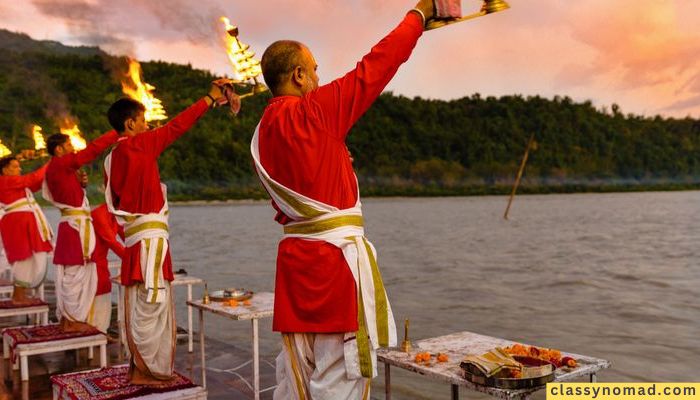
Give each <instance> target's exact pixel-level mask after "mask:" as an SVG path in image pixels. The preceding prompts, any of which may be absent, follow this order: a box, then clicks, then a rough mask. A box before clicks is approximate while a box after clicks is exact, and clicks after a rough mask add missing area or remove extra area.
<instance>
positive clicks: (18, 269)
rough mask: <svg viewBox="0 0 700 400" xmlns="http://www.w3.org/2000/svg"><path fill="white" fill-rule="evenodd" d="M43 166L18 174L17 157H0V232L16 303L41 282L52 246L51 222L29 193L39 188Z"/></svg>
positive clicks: (23, 302) (28, 299)
mask: <svg viewBox="0 0 700 400" xmlns="http://www.w3.org/2000/svg"><path fill="white" fill-rule="evenodd" d="M46 167H47V165H44V166H43V167H41V168H39V169H37V170H36V171H34V172H32V173H29V174H26V175H21V173H22V168H21V166H20V162H19V160H18V159H17V158H15V157H14V156H7V157H4V158H2V159H0V171H2V175H0V218H1V219H0V236H2V242H3V246H4V247H5V254H6V255H7V261H8V262H9V263H10V265H11V266H12V274H13V277H14V278H13V279H14V290H13V292H12V299H13V301H15V303H19V304H27V303H31V301H32V299H31V298H29V297H28V293H27V292H28V290H30V289H35V288H37V287H39V286H40V285H41V284H42V283H43V282H44V278H45V277H46V264H47V260H48V255H49V253H51V251H52V250H53V246H52V245H51V239H52V236H53V232H52V231H51V226H49V223H48V222H47V221H46V217H45V216H44V213H43V212H42V211H41V207H39V205H38V204H37V203H36V201H35V200H34V193H33V192H36V191H38V190H39V189H41V183H42V182H43V180H44V174H45V173H46Z"/></svg>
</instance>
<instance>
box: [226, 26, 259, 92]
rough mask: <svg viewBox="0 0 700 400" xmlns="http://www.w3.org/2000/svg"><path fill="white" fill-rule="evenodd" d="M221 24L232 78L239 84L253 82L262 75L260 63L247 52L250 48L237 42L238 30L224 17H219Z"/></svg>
mask: <svg viewBox="0 0 700 400" xmlns="http://www.w3.org/2000/svg"><path fill="white" fill-rule="evenodd" d="M221 22H223V23H224V27H225V30H226V33H225V34H224V36H225V37H224V41H225V44H226V55H227V56H228V59H229V61H231V65H232V66H233V71H234V78H235V79H236V80H237V81H239V82H245V81H247V80H250V79H253V80H255V79H256V78H257V77H258V76H259V75H260V74H261V73H262V69H261V68H260V61H258V60H256V59H255V58H253V57H254V56H255V53H253V52H252V51H250V50H248V49H250V46H248V45H247V44H245V43H241V41H240V40H238V28H236V27H235V26H233V25H231V21H229V19H228V18H226V17H221ZM256 83H257V82H256Z"/></svg>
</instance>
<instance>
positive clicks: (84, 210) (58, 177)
mask: <svg viewBox="0 0 700 400" xmlns="http://www.w3.org/2000/svg"><path fill="white" fill-rule="evenodd" d="M118 138H119V135H118V134H117V132H116V131H110V132H107V133H105V134H104V135H102V136H100V137H98V138H97V139H95V140H93V141H91V142H90V143H88V145H87V146H86V147H85V148H84V149H82V150H80V151H75V149H74V148H73V144H72V142H71V140H70V137H69V136H68V135H64V134H61V133H57V134H54V135H51V136H49V138H48V139H47V140H46V149H47V151H48V153H49V154H50V155H51V161H49V166H48V168H47V169H46V177H45V178H44V185H43V186H44V187H43V191H42V194H43V196H44V198H45V199H46V200H48V201H50V202H51V203H52V204H53V205H54V206H56V208H58V209H59V210H60V212H61V220H60V222H59V224H58V233H57V236H56V248H55V250H54V256H53V264H54V265H55V266H56V314H57V317H58V319H59V321H60V323H61V326H62V328H63V329H64V330H65V331H81V330H91V329H92V326H94V325H95V319H96V318H100V315H99V314H101V313H104V312H111V309H107V310H105V308H104V307H99V308H96V307H95V306H94V300H95V292H96V290H97V267H96V265H95V262H94V260H93V259H92V255H93V251H94V249H95V240H96V239H95V228H94V226H93V224H92V218H91V216H90V202H89V201H88V198H87V192H86V190H85V188H84V187H83V185H82V184H81V177H80V176H79V173H78V171H79V170H80V168H81V167H83V166H84V165H86V164H89V163H91V162H92V161H94V160H95V159H96V158H97V157H99V156H100V155H101V154H102V153H103V152H104V151H105V150H106V149H107V148H108V147H109V146H111V145H112V144H114V143H115V142H116V141H117V139H118Z"/></svg>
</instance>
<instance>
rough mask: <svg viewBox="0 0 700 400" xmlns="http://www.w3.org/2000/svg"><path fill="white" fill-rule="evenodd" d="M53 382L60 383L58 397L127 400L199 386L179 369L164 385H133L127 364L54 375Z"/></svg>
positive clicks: (81, 399) (65, 399)
mask: <svg viewBox="0 0 700 400" xmlns="http://www.w3.org/2000/svg"><path fill="white" fill-rule="evenodd" d="M51 383H52V384H53V385H55V386H58V398H59V399H61V400H67V399H70V400H84V399H91V400H123V399H132V398H134V397H138V396H145V395H148V394H154V393H166V392H172V391H175V390H182V389H189V388H193V387H196V385H195V384H194V383H192V381H191V380H189V379H187V378H186V377H184V376H182V375H180V374H178V373H177V372H176V373H175V379H173V380H172V381H169V382H168V383H166V384H163V385H162V386H142V385H131V384H129V367H128V366H127V365H123V366H118V367H107V368H102V369H100V370H97V371H89V372H83V373H77V374H66V375H54V376H52V377H51Z"/></svg>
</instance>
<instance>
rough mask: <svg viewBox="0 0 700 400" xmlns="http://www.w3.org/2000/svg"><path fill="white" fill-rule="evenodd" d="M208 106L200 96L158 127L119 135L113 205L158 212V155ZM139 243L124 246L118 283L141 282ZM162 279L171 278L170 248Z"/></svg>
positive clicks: (114, 159)
mask: <svg viewBox="0 0 700 400" xmlns="http://www.w3.org/2000/svg"><path fill="white" fill-rule="evenodd" d="M208 109H209V107H208V106H207V103H206V101H205V100H204V99H201V100H199V101H198V102H196V103H194V104H193V105H191V106H190V107H189V108H187V109H186V110H184V111H183V112H181V113H180V114H178V115H177V116H176V117H175V118H173V119H172V120H171V121H170V122H168V123H167V124H165V125H164V126H162V127H160V128H156V129H153V130H150V131H148V132H144V133H141V134H138V135H136V136H128V137H123V138H120V140H119V142H117V146H116V147H115V148H114V150H113V151H112V173H111V177H110V179H111V182H110V186H111V189H112V196H113V201H114V207H115V208H116V209H119V210H122V211H126V212H130V213H141V214H148V213H158V212H159V211H160V210H161V208H163V204H165V199H164V198H163V194H162V192H161V189H160V172H159V169H158V156H160V154H161V153H162V152H163V151H164V150H165V149H166V148H167V147H168V146H170V144H171V143H173V142H174V141H175V140H176V139H177V138H179V137H180V136H182V134H184V133H185V132H187V131H188V130H189V129H190V128H191V127H192V125H194V123H195V122H197V120H198V119H199V118H200V117H201V116H202V115H204V114H205V113H206V112H207V110H208ZM140 249H141V246H140V244H136V245H134V246H131V247H128V248H127V249H126V252H125V254H124V257H123V258H122V274H121V276H122V284H124V285H126V286H129V285H133V284H134V283H136V282H143V277H142V276H141V256H140V253H141V251H140ZM163 278H164V279H166V280H169V281H171V280H173V270H172V262H171V260H170V250H168V252H167V254H166V256H165V261H164V263H163Z"/></svg>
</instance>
